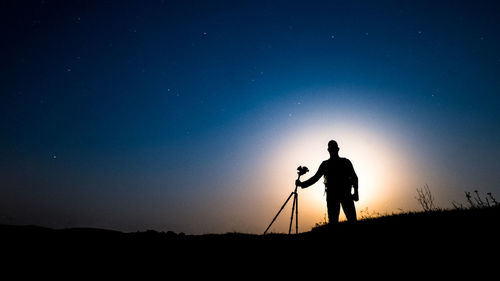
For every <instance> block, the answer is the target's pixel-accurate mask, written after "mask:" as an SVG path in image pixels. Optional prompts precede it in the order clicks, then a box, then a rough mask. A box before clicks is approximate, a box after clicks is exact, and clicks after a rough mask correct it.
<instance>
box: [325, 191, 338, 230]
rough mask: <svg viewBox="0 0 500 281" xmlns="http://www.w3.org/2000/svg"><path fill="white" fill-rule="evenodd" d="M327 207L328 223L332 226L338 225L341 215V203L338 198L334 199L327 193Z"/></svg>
mask: <svg viewBox="0 0 500 281" xmlns="http://www.w3.org/2000/svg"><path fill="white" fill-rule="evenodd" d="M326 206H327V208H328V222H329V223H330V224H336V223H338V222H339V214H340V201H339V200H338V199H337V198H335V197H333V196H332V195H330V196H328V192H327V193H326Z"/></svg>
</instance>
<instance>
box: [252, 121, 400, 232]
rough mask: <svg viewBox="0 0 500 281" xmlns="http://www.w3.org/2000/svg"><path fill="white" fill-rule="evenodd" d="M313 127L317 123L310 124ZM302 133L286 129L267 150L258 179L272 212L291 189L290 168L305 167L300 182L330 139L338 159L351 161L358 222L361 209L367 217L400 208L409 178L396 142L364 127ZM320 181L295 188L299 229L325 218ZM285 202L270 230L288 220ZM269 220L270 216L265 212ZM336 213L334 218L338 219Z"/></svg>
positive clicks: (323, 157)
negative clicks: (355, 177) (355, 178)
mask: <svg viewBox="0 0 500 281" xmlns="http://www.w3.org/2000/svg"><path fill="white" fill-rule="evenodd" d="M316 123H318V122H316ZM304 128H306V129H302V130H295V131H293V132H292V131H289V132H288V133H287V134H284V135H282V136H279V137H278V140H277V141H276V142H274V144H273V146H272V147H270V148H269V149H270V151H271V152H270V153H268V154H266V155H267V156H268V157H269V158H268V159H267V161H263V162H265V163H268V165H267V166H266V167H265V169H263V171H262V173H263V174H262V175H261V177H263V178H264V181H265V182H266V183H267V188H269V189H270V190H268V191H267V192H268V193H269V198H268V199H269V200H266V204H267V203H271V202H274V203H272V204H275V205H274V206H273V207H274V208H275V209H276V211H277V210H278V208H279V207H280V206H281V205H280V204H283V202H284V200H285V199H286V197H287V196H288V195H289V194H290V192H291V191H292V190H293V188H294V181H295V179H296V178H297V174H296V168H297V167H298V166H299V165H304V166H307V167H308V168H309V170H310V172H309V173H307V174H305V175H304V176H302V178H301V180H306V179H308V178H309V177H311V176H313V175H314V173H316V171H317V169H318V167H319V165H320V164H321V162H322V161H324V160H326V159H328V158H329V154H328V151H327V143H328V141H329V140H330V139H335V140H336V141H337V142H338V144H339V147H340V151H339V155H340V156H341V157H346V158H348V159H350V160H351V162H352V163H353V166H354V169H355V170H356V173H357V175H358V178H359V194H360V200H359V201H358V202H357V203H356V209H357V212H358V218H360V217H361V216H360V215H361V213H360V211H361V210H366V208H368V211H369V212H370V213H372V214H373V213H375V212H379V213H385V212H392V211H395V210H397V209H398V208H399V207H400V206H401V200H398V199H397V198H398V196H401V194H402V192H403V191H404V189H405V183H406V182H407V179H408V178H409V172H408V171H407V168H408V167H407V166H408V165H407V163H405V160H404V159H408V157H405V156H406V155H405V154H403V153H402V151H404V150H403V149H402V148H401V149H400V148H398V147H397V144H398V140H397V139H395V138H394V137H393V136H391V135H389V134H384V133H383V132H382V131H380V130H377V129H375V128H373V127H370V126H363V125H362V124H356V123H354V122H353V123H351V124H345V126H342V127H340V126H332V125H329V124H326V122H325V124H316V125H315V126H304ZM323 195H324V185H323V181H322V179H321V180H319V181H318V182H317V183H316V184H314V185H312V186H310V187H309V188H307V189H302V190H299V211H300V212H299V227H300V231H308V230H310V229H311V227H313V226H314V225H315V224H316V223H318V222H323V221H325V219H327V215H326V214H327V209H326V197H325V196H323ZM290 211H291V202H290V203H289V204H288V206H287V207H286V209H285V210H284V212H283V213H282V214H281V215H280V217H281V222H277V223H275V224H276V226H274V225H273V228H272V229H271V231H274V232H287V231H288V224H289V222H290ZM269 217H272V216H271V214H269ZM344 218H345V217H344V214H343V212H342V211H341V217H340V219H341V220H342V219H344Z"/></svg>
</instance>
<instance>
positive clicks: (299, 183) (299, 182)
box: [295, 179, 303, 188]
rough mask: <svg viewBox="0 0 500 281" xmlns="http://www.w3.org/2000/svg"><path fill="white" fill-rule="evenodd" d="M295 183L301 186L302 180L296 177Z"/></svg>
mask: <svg viewBox="0 0 500 281" xmlns="http://www.w3.org/2000/svg"><path fill="white" fill-rule="evenodd" d="M295 185H296V186H300V187H302V182H301V181H300V180H299V179H297V180H295ZM302 188H303V187H302Z"/></svg>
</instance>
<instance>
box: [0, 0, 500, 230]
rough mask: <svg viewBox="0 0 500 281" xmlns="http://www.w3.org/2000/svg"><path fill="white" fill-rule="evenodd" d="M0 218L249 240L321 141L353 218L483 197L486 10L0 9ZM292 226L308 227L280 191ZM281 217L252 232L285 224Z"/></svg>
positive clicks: (492, 138)
mask: <svg viewBox="0 0 500 281" xmlns="http://www.w3.org/2000/svg"><path fill="white" fill-rule="evenodd" d="M0 15H1V17H0V28H1V29H0V30H1V37H2V44H0V60H1V64H0V65H1V75H0V85H1V88H0V89H1V90H0V130H1V138H0V223H9V224H36V225H43V226H48V227H55V228H63V227H82V226H84V227H102V228H109V229H116V230H121V231H137V230H146V229H156V230H159V231H167V230H172V231H175V232H185V233H192V234H201V233H222V232H228V231H239V232H250V233H261V232H263V231H264V229H265V227H266V226H267V224H268V223H269V222H270V220H271V219H272V217H273V216H274V214H275V213H276V212H277V210H278V209H279V207H280V206H281V204H282V203H283V202H284V200H285V199H286V197H287V196H288V195H289V193H290V192H291V191H292V190H293V188H294V186H293V183H294V181H295V178H296V176H297V175H296V167H297V166H299V165H306V166H308V167H309V168H310V170H311V173H310V174H306V175H305V176H303V178H304V179H306V178H308V177H309V176H312V174H313V173H314V172H315V171H316V169H317V168H318V167H319V165H320V163H321V161H323V160H325V159H327V158H328V153H327V150H326V146H327V142H328V140H330V139H335V140H337V142H338V143H339V146H340V155H341V156H343V157H347V158H349V159H351V161H352V162H353V165H354V168H355V169H356V171H357V173H358V176H359V181H360V187H359V188H360V189H359V190H360V191H359V192H360V201H359V202H358V203H357V209H358V215H360V216H363V215H367V214H381V213H382V214H383V213H391V212H398V211H401V210H403V211H409V210H418V209H419V205H418V202H417V200H415V196H416V189H417V188H420V187H422V186H424V185H426V184H427V185H428V186H429V187H430V188H431V190H432V192H433V194H434V196H435V197H436V201H437V203H438V205H439V206H441V207H445V208H446V207H451V203H452V202H453V201H455V202H464V201H465V196H464V191H473V190H478V191H479V192H481V193H482V194H486V192H491V193H492V194H493V195H494V196H495V195H496V196H497V198H498V197H500V185H499V183H500V173H499V172H498V171H499V170H500V150H499V149H498V145H499V144H500V110H499V109H500V95H499V89H500V79H499V77H500V5H499V4H498V3H496V2H495V1H168V0H164V1H157V0H151V1H92V0H89V1H50V0H45V1H24V0H21V1H2V2H1V4H0ZM299 196H300V230H301V231H307V230H309V229H310V228H311V227H312V226H313V225H314V224H315V223H317V222H321V221H323V220H324V218H325V214H326V203H325V197H323V187H322V183H321V182H318V183H317V184H315V185H314V186H312V187H310V188H309V189H306V190H303V191H300V194H299ZM287 216H289V213H288V214H287V213H286V211H285V213H284V214H283V215H282V217H283V218H284V219H282V220H281V222H280V221H279V220H278V221H277V223H276V226H275V227H274V229H272V230H271V231H276V232H280V231H286V229H287V228H288V225H287V224H288V221H287V220H288V219H286V217H287Z"/></svg>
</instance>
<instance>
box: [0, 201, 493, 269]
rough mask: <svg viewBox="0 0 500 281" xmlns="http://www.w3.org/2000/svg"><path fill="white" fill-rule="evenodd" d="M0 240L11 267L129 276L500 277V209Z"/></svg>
mask: <svg viewBox="0 0 500 281" xmlns="http://www.w3.org/2000/svg"><path fill="white" fill-rule="evenodd" d="M0 238H1V240H0V241H1V243H2V245H1V246H2V255H3V256H4V257H5V258H6V259H5V262H4V263H3V265H4V267H7V268H8V267H9V266H10V265H12V266H19V265H30V266H40V265H43V268H45V269H47V268H51V267H52V268H55V269H57V268H59V269H62V268H64V269H68V268H75V269H76V270H80V271H81V270H83V271H86V270H88V269H89V268H95V267H96V266H97V267H101V268H106V269H110V268H116V270H119V271H120V272H122V273H123V272H124V270H125V272H127V271H126V270H133V269H134V268H135V269H137V268H138V267H139V265H141V264H142V265H146V266H148V267H154V268H156V269H161V270H169V271H172V270H174V271H175V270H181V271H182V272H184V273H186V274H188V273H189V274H196V273H197V272H199V271H198V270H206V269H207V268H209V269H211V270H216V269H220V270H223V272H226V270H227V268H233V269H236V268H244V269H245V270H246V271H248V273H249V274H251V273H252V272H253V273H255V270H258V269H259V268H262V266H264V267H266V268H269V269H271V268H272V269H278V270H280V271H281V270H282V271H283V273H285V272H288V273H290V271H292V272H293V271H294V270H298V269H300V268H302V269H303V268H304V267H305V268H310V269H309V270H310V274H314V273H315V272H324V271H325V270H326V271H328V270H332V269H335V270H339V269H344V270H347V268H358V270H361V271H360V272H352V273H353V274H354V273H359V274H361V273H363V274H366V273H369V271H368V272H367V271H364V270H367V268H369V267H374V268H378V269H377V270H376V271H375V272H373V274H380V273H384V272H385V273H388V272H393V273H394V270H395V269H397V268H399V267H400V266H403V268H404V267H408V266H410V267H412V268H416V269H418V270H417V272H415V273H412V274H418V273H422V271H423V270H424V271H429V272H430V271H432V270H434V272H438V271H441V272H444V273H445V274H451V275H454V274H456V273H459V274H462V273H461V272H463V273H464V274H467V272H468V273H474V275H475V277H478V274H488V275H489V273H492V274H493V273H494V272H497V273H498V264H499V261H500V252H499V249H500V247H499V245H500V208H498V207H490V208H481V209H468V210H451V211H434V212H421V213H406V214H399V215H392V216H385V217H380V218H374V219H366V220H363V221H359V222H357V223H354V224H348V223H341V224H339V225H337V226H335V227H328V226H323V227H318V228H315V229H313V230H312V231H309V232H305V233H301V234H298V235H285V234H268V235H253V234H242V233H227V234H210V235H179V234H175V233H173V232H166V233H164V232H156V231H147V232H136V233H123V232H118V231H111V230H102V229H88V228H73V229H61V230H54V229H48V228H43V227H38V226H12V225H0ZM374 265H376V266H374ZM82 266H83V269H82ZM307 266H309V267H307ZM367 266H368V267H367ZM363 268H364V269H363ZM443 269H446V270H443ZM380 270H382V271H380ZM370 274H372V273H370ZM448 277H450V276H448Z"/></svg>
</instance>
